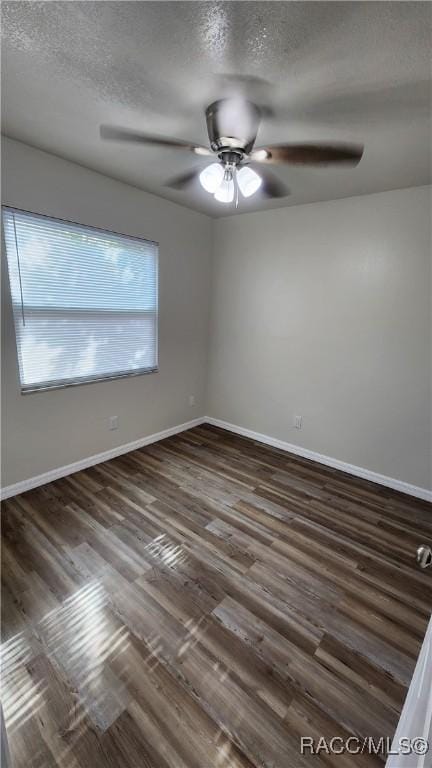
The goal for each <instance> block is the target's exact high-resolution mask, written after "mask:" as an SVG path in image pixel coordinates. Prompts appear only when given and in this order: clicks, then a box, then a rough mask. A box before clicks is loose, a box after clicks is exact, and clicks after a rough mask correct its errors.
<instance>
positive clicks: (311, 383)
mask: <svg viewBox="0 0 432 768" xmlns="http://www.w3.org/2000/svg"><path fill="white" fill-rule="evenodd" d="M144 172H145V169H143V173H144ZM3 203H5V204H9V205H13V206H16V207H18V208H23V209H26V210H30V211H35V212H39V213H44V214H50V215H52V216H58V217H60V218H66V219H71V220H73V221H78V222H81V223H83V224H90V225H93V226H99V227H102V228H106V229H112V230H114V231H117V232H124V233H126V234H131V235H137V236H142V237H147V238H151V239H154V240H158V241H159V242H160V302H159V307H160V329H159V331H160V333H159V345H160V349H159V362H160V372H159V373H156V374H149V375H145V376H138V377H136V378H130V379H123V380H117V381H111V382H99V383H94V384H89V385H83V386H79V387H75V388H69V389H59V390H55V391H52V392H39V393H34V394H29V395H24V396H23V395H21V394H20V391H19V383H18V369H17V360H16V351H15V336H14V330H13V319H12V313H11V307H10V299H9V292H8V284H7V279H6V280H5V279H3V322H2V335H3V344H4V351H3V359H2V376H3V381H2V422H3V423H2V429H3V446H4V450H3V472H2V486H7V485H10V484H13V483H16V482H20V481H24V480H26V479H28V478H31V477H33V476H35V475H38V474H41V473H44V472H47V471H50V470H54V469H56V468H57V467H61V466H63V465H65V464H69V463H72V462H75V461H79V460H81V459H85V458H86V457H89V456H92V455H94V454H97V453H100V452H102V451H105V450H109V449H110V448H114V447H116V446H117V445H122V444H125V443H128V442H130V441H133V440H138V439H140V438H143V437H145V436H146V435H149V434H152V433H154V432H158V431H160V430H163V429H165V428H169V427H172V426H174V425H176V424H181V423H183V422H186V421H189V420H190V419H193V418H196V417H200V416H203V415H205V414H207V415H210V416H212V417H215V418H218V419H221V420H224V421H227V422H231V423H233V424H236V425H239V426H241V427H245V428H248V429H251V430H255V431H257V432H261V433H264V434H266V435H269V436H271V437H274V438H278V439H280V440H285V441H287V442H289V443H295V444H297V445H299V446H301V447H303V448H306V449H309V450H312V451H317V452H319V453H322V454H325V455H327V456H330V457H333V458H336V459H340V460H342V461H345V462H349V463H351V464H355V465H357V466H360V467H364V468H366V469H370V470H372V471H374V472H378V473H381V474H384V475H387V476H389V477H392V478H396V479H398V480H402V481H405V482H407V483H411V484H413V485H416V486H420V487H423V488H431V487H432V482H431V475H432V470H431V444H430V443H431V437H430V435H431V423H430V422H431V283H430V261H431V224H430V220H431V214H430V203H431V198H430V188H428V187H418V188H413V189H405V190H397V191H394V192H384V193H380V194H376V195H367V196H363V197H355V198H349V199H345V200H339V201H334V202H327V203H315V204H312V205H302V206H297V207H292V208H283V209H278V210H272V211H266V212H262V213H253V214H245V215H240V216H233V217H228V218H224V219H219V220H217V221H214V222H212V221H211V220H210V219H208V218H207V217H205V216H203V215H201V214H198V213H194V212H192V211H190V210H188V209H186V208H183V207H180V206H177V205H174V204H173V203H170V202H167V201H166V200H162V199H160V198H158V197H155V196H153V195H148V194H147V193H145V192H142V191H140V190H138V189H135V188H133V187H130V186H128V185H125V184H121V183H119V182H116V181H114V180H112V179H109V178H107V177H105V176H102V175H100V174H97V173H94V172H92V171H89V170H86V169H84V168H82V167H80V166H78V165H75V164H73V163H69V162H67V161H64V160H62V159H60V158H57V157H55V156H53V155H49V154H47V153H44V152H40V151H38V150H35V149H32V148H31V147H28V146H26V145H24V144H21V143H19V142H15V141H11V140H4V142H3ZM212 250H213V267H212V275H211V276H210V257H211V252H212ZM2 262H3V268H4V266H5V259H2ZM210 279H211V280H212V285H211V291H210ZM210 294H211V296H212V313H211V314H212V318H211V334H210V339H211V344H210V353H209V344H208V331H209V325H208V320H209V317H208V314H209V303H210ZM207 377H208V379H207ZM206 384H207V395H206ZM191 394H193V395H195V397H196V401H197V405H196V407H195V408H191V407H190V406H189V395H191ZM294 414H300V415H301V416H303V429H302V430H301V431H298V430H295V429H294V428H293V425H292V419H293V415H294ZM110 415H118V416H119V423H120V428H119V429H118V430H117V431H114V432H110V431H109V430H108V424H107V420H108V417H109V416H110Z"/></svg>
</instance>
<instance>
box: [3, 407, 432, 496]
mask: <svg viewBox="0 0 432 768" xmlns="http://www.w3.org/2000/svg"><path fill="white" fill-rule="evenodd" d="M204 423H207V424H213V426H215V427H220V428H221V429H226V430H228V431H229V432H234V433H235V434H237V435H242V436H243V437H249V438H250V439H251V440H255V441H256V442H258V443H264V444H265V445H271V446H272V447H273V448H279V449H280V450H282V451H287V452H288V453H294V454H295V455H297V456H302V457H303V458H304V459H312V461H317V462H318V463H319V464H325V465H326V466H327V467H333V469H340V470H341V471H342V472H347V473H348V474H349V475H355V476H356V477H361V478H363V479H364V480H370V481H371V482H372V483H378V484H379V485H385V486H387V487H388V488H393V489H394V490H395V491H401V492H402V493H407V494H409V495H410V496H416V497H417V498H419V499H424V500H425V501H430V502H432V491H429V490H427V488H419V487H418V486H416V485H410V483H404V482H402V480H396V479H395V478H392V477H387V476H386V475H380V474H378V472H372V471H371V470H370V469H364V468H363V467H357V466H355V465H354V464H347V463H346V462H345V461H340V460H339V459H333V458H332V457H331V456H325V455H324V454H322V453H316V452H315V451H310V450H308V448H302V447H301V446H299V445H294V443H287V442H285V441H284V440H278V439H277V438H276V437H270V436H269V435H263V434H262V433H260V432H254V431H253V430H251V429H246V428H245V427H239V426H237V425H236V424H231V423H230V422H228V421H222V420H221V419H214V418H213V417H212V416H203V417H202V418H198V419H192V420H191V421H187V422H185V423H184V424H177V425H176V426H175V427H170V428H169V429H163V430H162V431H161V432H155V433H154V434H153V435H148V436H147V437H142V438H140V439H139V440H134V441H133V442H132V443H125V444H124V445H119V446H117V447H116V448H110V450H108V451H103V453H97V454H94V455H93V456H88V457H87V458H85V459H81V460H80V461H76V462H74V463H73V464H66V465H65V466H63V467H57V468H56V469H52V470H50V471H49V472H44V473H43V474H42V475H36V477H29V478H28V479H27V480H22V481H21V482H19V483H15V484H14V485H8V486H6V487H5V488H2V489H0V499H7V498H9V497H10V496H16V495H17V494H19V493H24V492H25V491H30V490H31V489H32V488H37V487H38V486H40V485H45V484H46V483H51V482H52V481H53V480H58V479H59V478H60V477H66V476H67V475H72V474H73V473H74V472H80V471H81V470H82V469H87V467H92V466H94V465H95V464H100V463H101V462H102V461H109V460H110V459H115V458H116V456H121V455H122V454H124V453H129V452H130V451H135V450H136V449H137V448H142V447H143V446H145V445H150V444H151V443H156V442H157V441H158V440H163V439H164V438H165V437H171V435H176V434H178V433H179V432H184V431H185V430H186V429H192V427H197V426H199V425H200V424H204Z"/></svg>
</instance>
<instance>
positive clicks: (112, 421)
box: [108, 416, 119, 430]
mask: <svg viewBox="0 0 432 768" xmlns="http://www.w3.org/2000/svg"><path fill="white" fill-rule="evenodd" d="M108 425H109V429H111V430H112V429H118V426H119V419H118V416H110V417H109V421H108Z"/></svg>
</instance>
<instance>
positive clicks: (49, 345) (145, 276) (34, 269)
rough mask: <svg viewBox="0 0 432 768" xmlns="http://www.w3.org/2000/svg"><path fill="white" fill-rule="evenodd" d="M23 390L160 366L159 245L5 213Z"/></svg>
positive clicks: (48, 219) (61, 384)
mask: <svg viewBox="0 0 432 768" xmlns="http://www.w3.org/2000/svg"><path fill="white" fill-rule="evenodd" d="M3 225H4V234H5V242H6V253H7V261H8V266H9V278H10V287H11V294H12V303H13V312H14V320H15V331H16V342H17V351H18V362H19V371H20V378H21V390H22V391H23V392H28V391H32V390H36V389H42V388H47V387H56V386H64V385H68V384H79V383H83V382H89V381H95V380H98V379H105V378H110V377H116V376H126V375H130V374H136V373H145V372H149V371H154V370H156V369H157V277H158V246H157V244H156V243H153V242H151V241H148V240H140V239H137V238H133V237H126V236H124V235H117V234H113V233H112V232H105V231H103V230H99V229H93V228H91V227H85V226H81V225H80V224H72V223H70V222H68V221H61V220H59V219H52V218H49V217H46V216H39V215H36V214H32V213H25V212H23V211H18V210H14V209H12V208H3Z"/></svg>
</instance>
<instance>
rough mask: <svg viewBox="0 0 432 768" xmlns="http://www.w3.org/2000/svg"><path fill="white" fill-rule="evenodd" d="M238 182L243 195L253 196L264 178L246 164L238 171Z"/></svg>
mask: <svg viewBox="0 0 432 768" xmlns="http://www.w3.org/2000/svg"><path fill="white" fill-rule="evenodd" d="M237 182H238V185H239V189H240V192H241V193H242V195H243V197H251V196H252V195H254V194H255V192H256V191H257V190H258V189H259V188H260V186H261V184H262V178H261V176H258V174H257V173H255V171H253V170H252V168H248V166H247V165H245V166H244V167H243V168H241V169H240V170H239V171H238V173H237Z"/></svg>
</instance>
